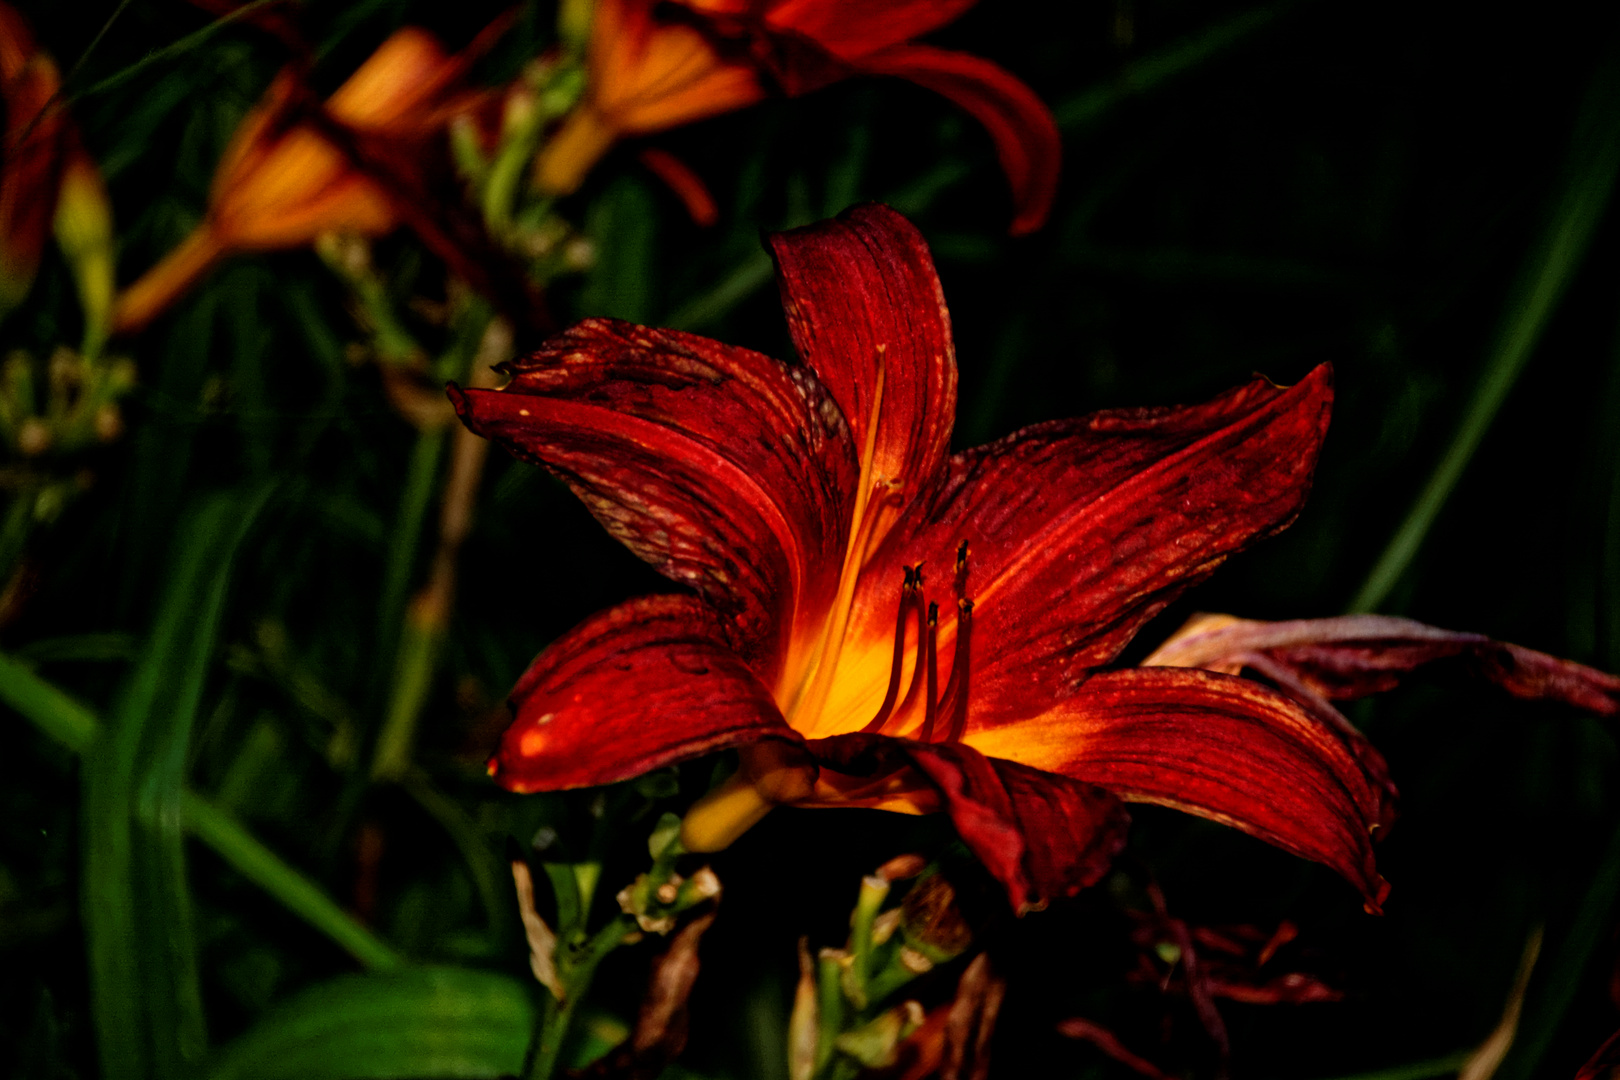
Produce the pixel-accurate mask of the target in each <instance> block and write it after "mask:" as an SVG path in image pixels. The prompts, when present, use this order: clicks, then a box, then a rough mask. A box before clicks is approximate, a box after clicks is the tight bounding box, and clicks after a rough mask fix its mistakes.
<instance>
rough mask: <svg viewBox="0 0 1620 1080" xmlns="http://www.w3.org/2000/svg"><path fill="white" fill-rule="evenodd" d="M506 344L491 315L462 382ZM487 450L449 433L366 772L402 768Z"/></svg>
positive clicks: (446, 621)
mask: <svg viewBox="0 0 1620 1080" xmlns="http://www.w3.org/2000/svg"><path fill="white" fill-rule="evenodd" d="M511 351H512V328H511V326H510V324H508V323H507V322H506V320H505V319H502V318H499V317H496V318H493V319H491V320H490V322H489V325H488V327H487V328H486V329H485V331H484V335H483V340H482V341H481V342H480V343H479V346H478V350H477V352H476V354H475V355H474V356H473V360H472V370H471V371H470V372H469V373H468V379H467V381H468V384H469V385H471V386H473V387H478V388H488V387H492V386H494V385H495V383H496V381H497V379H498V378H499V376H497V375H496V373H495V371H494V370H493V368H494V366H495V365H496V364H498V363H501V362H502V361H504V360H505V359H507V358H508V357H509V356H510V355H511ZM488 456H489V443H488V442H487V441H485V440H484V439H482V438H479V437H478V436H477V435H474V434H473V433H472V432H471V431H468V430H467V429H466V428H464V427H460V426H457V427H456V429H455V431H454V433H453V434H452V436H451V443H450V468H449V470H448V471H447V472H446V474H445V480H444V490H443V495H442V498H441V500H440V504H439V543H438V547H437V549H436V550H435V551H434V554H433V564H432V568H431V570H430V571H429V573H428V580H427V583H426V584H425V585H423V586H422V588H421V589H419V590H418V591H417V593H416V595H415V596H414V597H413V598H412V599H411V603H410V607H409V610H408V611H407V613H406V616H405V625H404V629H403V631H402V632H401V635H400V644H399V651H398V654H397V663H396V664H395V666H394V692H393V695H392V697H391V698H390V700H389V703H388V710H387V713H386V714H385V719H384V722H383V729H382V732H381V733H380V735H379V736H378V739H377V749H376V753H375V755H374V756H373V758H372V768H371V774H372V777H373V778H374V779H379V780H397V779H399V778H401V777H403V776H404V775H405V774H406V772H407V771H408V770H409V768H410V762H411V754H412V750H413V748H414V746H415V743H416V727H417V723H418V721H419V720H420V718H421V715H422V708H423V706H424V705H426V704H427V696H428V692H429V690H430V689H431V688H432V685H433V674H434V671H435V669H436V668H437V666H438V659H439V652H440V649H441V646H442V645H443V643H444V637H445V634H446V632H447V631H448V630H449V626H450V613H451V611H452V609H453V607H454V603H455V593H456V560H457V558H458V557H459V555H460V554H461V545H462V543H463V542H464V541H465V540H466V539H467V534H468V533H470V532H471V531H472V518H473V508H474V506H475V504H476V503H477V500H478V485H479V482H480V481H481V480H482V478H483V473H484V462H485V460H486V459H487V458H488Z"/></svg>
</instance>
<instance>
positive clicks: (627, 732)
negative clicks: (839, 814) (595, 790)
mask: <svg viewBox="0 0 1620 1080" xmlns="http://www.w3.org/2000/svg"><path fill="white" fill-rule="evenodd" d="M512 706H513V709H514V711H515V712H516V714H517V715H516V719H514V720H513V722H512V726H511V727H509V728H507V729H506V734H505V735H503V736H502V737H501V745H500V748H499V749H498V750H497V751H496V752H495V755H494V757H492V758H491V759H490V774H491V775H492V776H494V777H495V779H496V780H497V781H498V782H499V783H500V784H501V785H502V786H503V787H506V788H508V789H510V790H512V791H521V792H529V791H554V790H557V789H560V788H576V787H588V786H592V785H595V784H611V783H614V782H616V781H619V780H628V779H630V778H631V777H634V776H639V775H641V774H642V773H645V772H647V771H649V770H651V769H657V768H660V767H662V766H664V765H670V764H673V763H674V762H677V761H683V760H685V759H686V758H690V757H696V756H698V755H700V754H707V753H711V752H713V751H715V750H723V749H726V748H728V747H732V746H737V745H739V744H742V743H752V742H757V741H759V740H760V739H765V738H784V739H789V740H796V739H797V736H796V735H794V734H793V732H792V730H791V729H789V728H788V726H787V725H786V724H785V723H784V722H783V720H782V716H781V714H780V713H779V712H778V711H777V708H776V703H775V702H774V701H773V700H772V699H771V694H770V691H769V690H767V689H766V688H765V686H764V685H763V684H762V683H761V682H760V681H759V679H758V678H757V677H756V676H755V675H754V673H753V672H752V671H750V670H749V668H748V666H747V665H746V664H744V663H743V661H742V660H741V658H739V657H738V656H737V654H736V653H734V652H733V651H732V650H731V648H730V647H729V646H728V645H727V644H726V641H725V638H724V634H723V633H722V627H721V626H720V624H719V621H718V620H717V619H716V618H715V616H714V613H713V612H711V611H710V610H708V608H706V607H705V606H704V604H703V603H702V602H701V601H699V600H697V599H695V598H693V597H690V596H647V597H642V598H640V599H638V600H631V601H629V602H627V603H624V604H620V605H619V606H618V607H616V608H611V609H609V610H607V611H604V612H602V613H601V614H598V615H595V616H593V617H592V618H590V619H588V620H586V621H585V622H584V623H581V624H580V625H579V626H578V627H576V628H575V629H574V630H572V631H570V632H569V633H568V634H567V635H566V636H564V637H563V638H561V639H560V640H558V641H557V642H555V643H554V644H552V645H551V647H550V648H548V649H546V651H545V652H543V653H541V654H540V655H539V656H538V657H536V658H535V660H534V662H533V663H532V664H530V665H529V670H528V671H526V672H525V673H524V675H523V677H522V678H521V679H519V680H518V684H517V686H515V687H513V689H512Z"/></svg>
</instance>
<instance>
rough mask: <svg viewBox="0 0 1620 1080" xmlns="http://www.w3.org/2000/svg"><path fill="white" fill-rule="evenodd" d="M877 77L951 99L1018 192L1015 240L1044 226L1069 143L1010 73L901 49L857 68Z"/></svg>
mask: <svg viewBox="0 0 1620 1080" xmlns="http://www.w3.org/2000/svg"><path fill="white" fill-rule="evenodd" d="M857 66H859V68H860V69H861V70H862V71H865V72H868V73H870V74H873V75H893V76H895V77H896V78H901V79H905V80H906V81H908V82H914V83H916V84H917V85H918V86H921V87H923V88H925V89H928V90H932V91H933V92H934V93H936V94H939V95H941V96H943V97H945V98H948V99H949V100H950V101H951V102H952V103H954V104H955V105H957V106H959V107H960V108H962V109H965V110H966V111H967V112H969V113H970V114H972V116H973V118H974V119H975V120H977V121H978V122H979V123H981V124H983V125H984V128H985V130H986V131H988V132H989V133H990V138H991V139H992V140H994V142H995V145H996V157H997V158H998V159H999V160H1000V162H1001V171H1002V172H1004V173H1006V174H1007V183H1008V184H1009V185H1010V186H1011V187H1012V196H1013V211H1014V213H1013V221H1012V225H1011V226H1010V227H1009V229H1008V231H1009V232H1011V233H1012V234H1013V235H1014V236H1022V235H1023V234H1024V233H1029V232H1034V231H1035V230H1036V229H1038V228H1040V227H1041V226H1042V225H1043V224H1045V223H1046V215H1047V213H1048V212H1049V211H1050V210H1051V209H1052V199H1053V198H1054V197H1055V196H1056V195H1057V185H1058V170H1059V167H1060V165H1061V164H1062V161H1063V138H1062V136H1061V135H1059V134H1058V129H1057V122H1056V121H1054V120H1053V119H1052V112H1051V110H1050V109H1048V108H1047V107H1046V103H1045V102H1043V101H1041V99H1040V98H1039V97H1037V96H1036V95H1035V91H1033V90H1031V89H1030V88H1029V87H1028V86H1026V85H1025V84H1024V83H1023V82H1022V81H1021V80H1020V79H1018V78H1017V77H1016V76H1015V75H1013V74H1012V73H1011V72H1009V71H1007V70H1006V69H1005V68H1003V67H1000V66H999V65H996V64H993V63H991V62H990V61H989V60H986V59H984V58H983V57H979V56H974V55H972V54H970V53H964V52H953V51H950V50H947V49H936V48H934V47H932V46H930V45H896V46H894V47H893V48H888V49H884V50H883V51H881V52H877V53H873V54H871V55H869V56H863V57H861V58H860V60H859V61H858V62H857Z"/></svg>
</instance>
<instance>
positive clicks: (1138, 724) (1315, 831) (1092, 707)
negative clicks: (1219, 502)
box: [966, 668, 1387, 910]
mask: <svg viewBox="0 0 1620 1080" xmlns="http://www.w3.org/2000/svg"><path fill="white" fill-rule="evenodd" d="M966 741H967V743H968V744H969V745H971V746H973V747H974V748H976V749H978V750H979V751H981V752H982V753H984V754H987V755H990V756H993V757H1001V758H1008V759H1010V760H1012V761H1017V762H1020V763H1022V764H1024V765H1028V766H1031V767H1033V768H1037V769H1044V770H1046V771H1048V772H1055V773H1060V774H1062V775H1064V776H1069V777H1073V778H1075V779H1077V780H1084V781H1087V782H1089V783H1093V784H1097V785H1099V786H1101V787H1104V788H1106V789H1108V790H1109V791H1112V792H1113V793H1114V794H1116V795H1118V796H1120V797H1121V798H1123V799H1125V800H1127V801H1134V802H1149V803H1159V804H1161V805H1164V806H1171V807H1175V808H1176V809H1178V810H1184V811H1186V812H1187V813H1191V814H1197V815H1199V816H1201V817H1206V818H1210V819H1212V820H1214V821H1219V822H1222V823H1223V824H1226V825H1231V826H1233V827H1234V828H1238V829H1241V830H1243V831H1244V832H1246V833H1249V834H1251V835H1253V836H1257V837H1259V838H1260V839H1262V840H1265V841H1266V842H1268V843H1271V844H1275V845H1276V846H1278V847H1280V848H1282V849H1283V850H1284V851H1290V852H1293V853H1294V854H1296V855H1300V856H1303V857H1304V858H1307V859H1314V860H1316V861H1317V862H1321V863H1325V864H1327V865H1328V866H1330V867H1332V868H1333V869H1335V870H1337V871H1338V872H1339V873H1340V874H1342V875H1344V877H1345V878H1346V879H1348V880H1349V881H1350V883H1351V884H1353V885H1355V886H1356V887H1357V888H1358V889H1360V890H1361V892H1362V894H1363V896H1364V898H1365V900H1366V903H1367V906H1368V908H1369V909H1370V910H1377V909H1378V905H1379V904H1381V903H1382V902H1383V899H1384V895H1385V893H1386V892H1387V886H1386V885H1385V884H1384V881H1383V879H1382V878H1380V877H1379V876H1378V872H1377V870H1376V868H1375V866H1374V858H1373V849H1372V837H1371V830H1372V827H1373V826H1374V825H1375V824H1376V823H1377V822H1378V820H1379V815H1380V810H1381V799H1380V793H1379V791H1378V789H1377V788H1376V786H1375V785H1374V784H1373V783H1372V782H1370V781H1369V779H1368V777H1367V776H1366V775H1365V773H1364V772H1363V770H1362V768H1361V766H1360V765H1359V764H1358V762H1357V761H1356V758H1355V756H1354V755H1353V754H1352V753H1351V752H1350V751H1349V749H1348V748H1347V747H1346V746H1345V744H1344V742H1343V741H1342V740H1341V739H1340V738H1339V736H1338V734H1337V733H1336V732H1335V731H1334V730H1333V729H1332V728H1331V727H1330V726H1328V725H1327V724H1324V723H1322V722H1321V721H1320V720H1317V719H1316V718H1315V717H1313V716H1311V715H1310V714H1309V713H1307V712H1305V711H1304V710H1303V709H1302V708H1300V706H1298V705H1297V704H1295V703H1294V702H1293V701H1291V700H1289V699H1288V698H1285V697H1283V696H1282V695H1281V694H1279V693H1277V692H1275V691H1273V690H1271V689H1270V688H1268V687H1265V686H1262V685H1260V684H1259V683H1256V682H1252V681H1250V680H1247V679H1240V678H1235V677H1233V676H1230V675H1220V674H1216V673H1214V672H1208V671H1193V670H1181V669H1174V668H1137V669H1133V670H1127V671H1113V672H1105V673H1102V674H1098V675H1094V676H1092V678H1091V679H1089V680H1088V681H1087V682H1086V683H1085V685H1084V686H1082V687H1081V688H1080V689H1079V690H1078V691H1077V692H1076V693H1074V694H1072V695H1070V696H1068V697H1066V698H1064V699H1062V700H1060V701H1059V702H1058V703H1057V704H1056V705H1054V706H1053V707H1051V708H1049V709H1048V710H1047V711H1045V712H1043V713H1041V714H1040V715H1039V716H1036V717H1033V718H1032V719H1029V720H1024V721H1021V722H1016V723H1009V724H1005V725H1002V726H1000V727H996V728H992V729H987V730H980V731H977V732H973V733H970V734H969V735H968V737H967V740H966Z"/></svg>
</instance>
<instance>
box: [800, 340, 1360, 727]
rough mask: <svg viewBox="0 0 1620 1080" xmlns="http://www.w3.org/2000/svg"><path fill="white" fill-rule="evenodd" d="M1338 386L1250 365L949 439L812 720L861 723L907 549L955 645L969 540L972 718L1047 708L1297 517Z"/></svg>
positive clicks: (855, 621) (877, 689)
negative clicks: (958, 569) (959, 449)
mask: <svg viewBox="0 0 1620 1080" xmlns="http://www.w3.org/2000/svg"><path fill="white" fill-rule="evenodd" d="M1332 397H1333V391H1332V381H1331V372H1330V370H1329V369H1328V368H1327V367H1326V366H1325V365H1324V366H1322V367H1319V368H1317V369H1316V370H1315V371H1313V372H1311V373H1310V375H1308V376H1307V377H1306V378H1305V379H1303V380H1301V381H1300V382H1299V383H1297V384H1296V385H1294V386H1292V387H1289V388H1287V389H1284V388H1281V387H1277V386H1275V385H1273V384H1271V383H1269V382H1267V381H1265V380H1263V379H1257V380H1255V381H1253V382H1251V383H1249V384H1247V385H1245V386H1242V387H1239V388H1237V389H1235V390H1232V391H1229V392H1228V393H1226V394H1223V395H1221V396H1220V397H1218V398H1216V399H1214V400H1213V401H1210V402H1208V403H1206V404H1203V405H1197V406H1191V407H1187V408H1167V409H1142V410H1121V411H1114V412H1102V413H1096V414H1093V415H1092V416H1089V417H1082V418H1080V419H1077V420H1065V421H1058V422H1054V423H1048V424H1040V425H1036V426H1034V427H1031V428H1026V429H1025V430H1023V431H1021V432H1017V433H1015V434H1013V435H1011V436H1008V437H1007V438H1005V439H1003V440H1001V441H1000V442H997V443H992V444H990V445H989V446H983V447H979V448H977V449H975V450H970V451H967V452H966V453H962V454H958V455H956V456H955V457H953V458H952V459H951V461H950V463H949V467H948V470H947V473H946V475H945V477H944V478H943V479H942V481H941V482H940V483H939V484H938V485H937V486H936V487H935V488H934V489H933V490H932V491H930V492H929V493H927V494H926V495H925V496H924V498H923V499H921V500H920V501H919V502H918V503H916V504H915V505H914V506H913V507H912V508H911V510H910V511H909V512H908V514H907V516H906V518H905V519H904V520H902V521H901V522H900V524H898V525H897V526H896V527H895V529H894V531H893V532H892V533H891V535H890V538H889V542H888V544H887V545H886V546H885V547H884V549H883V550H882V551H881V552H880V553H879V554H878V556H877V557H876V558H874V559H873V560H872V562H871V564H870V566H869V567H868V569H867V570H866V572H865V573H864V574H863V575H862V577H861V589H860V593H859V595H858V597H857V601H856V606H855V614H854V616H853V618H852V620H851V627H852V629H851V631H850V634H849V637H848V639H847V640H848V642H849V644H848V645H847V646H846V651H848V652H849V653H850V654H851V657H850V661H849V663H848V665H847V668H848V670H849V671H850V672H851V673H863V672H864V673H868V674H867V676H866V677H865V678H864V679H857V678H854V677H851V678H850V679H848V680H845V681H844V682H843V684H842V685H841V686H840V687H839V688H838V690H839V693H838V696H837V697H836V699H835V700H834V701H833V702H832V703H831V704H830V705H829V708H828V710H827V714H826V716H825V723H824V724H823V725H820V726H818V727H817V728H816V729H815V732H814V733H815V734H818V735H826V734H833V733H835V732H837V731H856V730H859V729H860V728H861V727H862V726H863V725H864V724H865V723H866V722H867V720H869V719H870V718H871V717H872V716H873V714H874V712H875V711H876V708H877V705H878V703H879V702H880V701H881V700H882V697H883V693H884V685H883V680H884V679H885V678H886V676H887V671H888V669H887V667H885V666H884V664H885V662H884V660H883V659H882V657H883V656H884V655H885V650H889V649H891V648H892V645H891V644H890V642H891V641H892V638H893V627H894V620H895V603H896V600H897V599H898V582H900V580H901V578H902V574H903V571H902V569H901V567H902V566H916V565H918V564H919V563H920V564H921V565H922V567H923V574H924V577H925V579H926V583H927V587H928V589H929V590H930V598H931V599H935V600H937V601H938V602H939V603H940V609H941V613H942V619H941V623H940V655H941V656H942V657H944V656H949V655H950V650H951V645H952V643H953V642H954V639H955V615H954V604H953V603H952V602H951V586H952V576H953V574H952V567H953V565H954V562H955V560H956V555H957V551H958V548H959V545H960V544H961V543H962V542H963V541H967V543H968V562H967V571H968V573H967V579H966V582H965V590H966V595H967V596H969V597H972V598H973V600H974V602H975V607H974V610H973V619H974V632H973V650H972V668H971V673H972V692H971V694H970V696H969V703H968V709H969V712H968V724H969V728H970V729H971V728H973V727H976V726H979V725H987V724H988V725H993V724H999V723H1005V722H1007V721H1008V720H1013V719H1018V718H1020V717H1023V716H1029V715H1032V714H1033V713H1035V712H1038V711H1040V710H1041V709H1043V708H1044V707H1045V706H1046V704H1047V703H1048V702H1050V701H1052V700H1054V699H1055V698H1057V697H1059V696H1061V695H1062V694H1064V693H1065V692H1067V690H1069V689H1070V688H1072V687H1074V686H1076V685H1078V684H1079V683H1080V682H1081V681H1082V680H1083V679H1084V678H1085V677H1086V674H1087V673H1088V672H1089V671H1091V670H1093V669H1095V668H1097V667H1099V666H1101V665H1103V664H1106V663H1108V662H1109V661H1111V660H1113V658H1114V657H1115V656H1116V655H1117V654H1118V653H1119V650H1120V649H1122V648H1123V647H1124V646H1125V644H1126V643H1127V642H1128V641H1130V639H1131V637H1132V636H1133V635H1134V634H1135V633H1136V631H1137V630H1138V629H1139V628H1140V627H1141V626H1142V624H1143V623H1145V622H1146V621H1147V620H1148V619H1150V618H1151V617H1153V616H1154V615H1155V614H1157V613H1158V612H1159V611H1160V610H1162V609H1163V607H1164V606H1165V605H1166V604H1168V603H1169V602H1170V601H1171V600H1173V599H1174V598H1175V597H1176V596H1177V595H1178V594H1179V593H1180V592H1181V591H1182V590H1184V589H1186V588H1187V587H1189V586H1191V585H1193V584H1196V583H1197V582H1199V581H1201V580H1203V579H1204V578H1205V577H1206V576H1208V575H1209V574H1210V573H1211V572H1212V571H1213V570H1214V569H1215V568H1216V566H1218V565H1219V564H1220V563H1221V562H1222V560H1224V559H1225V558H1226V557H1227V556H1228V555H1230V554H1232V553H1233V552H1235V551H1238V550H1240V549H1242V548H1244V547H1246V546H1247V545H1249V544H1250V543H1252V542H1254V541H1255V540H1257V539H1259V538H1261V537H1264V536H1267V535H1269V534H1271V533H1273V532H1276V531H1277V530H1279V529H1281V528H1283V527H1284V526H1286V525H1287V524H1288V523H1289V522H1290V521H1292V520H1293V518H1294V515H1296V514H1297V513H1298V512H1299V509H1300V507H1301V506H1302V505H1303V503H1304V500H1305V496H1306V493H1307V491H1308V489H1309V487H1310V479H1311V474H1312V471H1313V470H1314V468H1315V465H1316V457H1317V452H1318V450H1319V449H1320V447H1321V442H1322V437H1323V434H1324V433H1325V431H1326V428H1327V421H1328V413H1329V410H1330V407H1331V403H1332ZM868 653H870V654H871V657H872V658H873V659H871V660H870V661H868V662H858V661H860V658H861V657H862V656H865V655H866V654H868ZM856 654H859V655H856ZM843 670H845V668H843V667H841V668H840V671H843ZM941 677H942V678H943V677H944V673H943V672H942V675H941ZM919 724H920V717H912V718H911V720H910V721H909V722H908V723H907V724H905V725H898V726H896V727H894V728H893V730H892V732H891V733H893V734H902V735H903V734H908V733H910V732H911V731H913V730H915V729H916V727H917V726H918V725H919Z"/></svg>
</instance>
